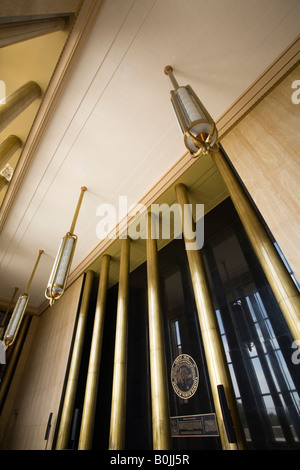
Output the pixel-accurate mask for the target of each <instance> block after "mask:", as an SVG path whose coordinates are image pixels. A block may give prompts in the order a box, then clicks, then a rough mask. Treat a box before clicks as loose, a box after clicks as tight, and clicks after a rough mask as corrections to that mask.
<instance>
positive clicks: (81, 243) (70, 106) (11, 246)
mask: <svg viewBox="0 0 300 470" xmlns="http://www.w3.org/2000/svg"><path fill="white" fill-rule="evenodd" d="M299 24H300V1H299V0H284V1H283V0H210V1H209V2H207V1H205V0H106V1H104V2H103V5H102V7H101V9H100V12H99V15H98V17H97V19H96V21H95V24H94V27H93V29H92V31H91V34H90V37H89V39H88V41H87V44H86V46H85V48H84V50H83V51H82V54H81V56H80V59H79V61H78V63H77V65H76V67H75V69H74V71H73V73H72V76H71V78H70V80H69V83H68V86H67V87H66V89H65V91H64V93H63V95H62V97H61V99H60V101H59V104H58V106H57V108H56V110H55V113H54V115H53V117H52V119H51V122H50V124H49V125H48V128H47V130H46V132H45V134H44V137H43V139H42V141H41V142H40V145H39V147H38V149H37V152H36V154H35V156H34V159H33V161H32V163H31V166H30V170H29V172H28V173H27V175H26V177H25V178H24V180H23V183H22V187H21V189H20V190H19V193H18V195H17V198H16V199H15V201H14V204H13V206H12V208H11V210H10V213H9V216H8V218H7V220H6V222H5V225H4V227H3V229H2V232H1V233H0V281H1V282H0V298H5V299H9V298H10V297H11V295H12V294H13V291H14V288H15V286H18V287H19V288H20V291H22V290H24V289H25V287H26V285H27V282H28V279H29V276H30V274H31V271H32V268H33V265H34V263H35V260H36V258H37V255H38V250H39V249H43V250H44V251H45V253H44V254H43V256H42V258H41V261H40V264H39V267H38V270H37V273H36V276H35V278H34V281H33V283H32V285H31V288H30V302H31V305H33V306H36V307H38V306H40V305H41V304H42V303H43V302H44V300H45V297H44V291H45V287H46V284H47V281H48V278H49V274H50V271H51V267H52V264H53V261H54V258H55V255H56V251H57V248H58V245H59V241H60V238H61V237H62V236H63V235H64V234H65V233H66V232H67V231H68V230H69V228H70V224H71V221H72V218H73V214H74V210H75V207H76V204H77V200H78V197H79V194H80V188H81V186H83V185H85V186H87V188H88V190H87V192H86V193H85V195H84V199H83V203H82V207H81V211H80V214H79V218H78V222H77V224H76V229H75V233H76V234H77V235H78V237H79V239H78V244H77V248H76V252H75V257H74V260H73V265H72V267H73V268H75V267H76V266H77V265H78V264H79V263H80V262H81V260H82V259H83V258H84V257H86V256H87V255H88V254H89V253H90V252H91V251H92V250H93V249H94V248H95V246H96V245H98V244H99V242H100V240H99V239H98V238H97V233H96V227H97V223H98V222H99V220H100V219H99V217H97V215H96V211H97V207H98V206H99V205H100V204H102V203H111V204H113V205H114V206H115V207H117V206H118V201H119V196H127V198H128V203H129V205H131V204H133V203H137V202H139V201H140V200H141V199H142V197H143V196H144V195H145V194H146V193H147V192H148V191H149V190H150V189H151V188H152V187H153V186H154V185H155V184H156V183H157V181H158V180H159V179H160V178H161V176H162V175H163V174H165V173H167V172H168V171H169V169H170V168H171V167H172V166H173V165H174V164H175V163H176V162H177V161H178V160H179V159H180V158H181V157H182V155H183V154H185V153H186V150H185V147H184V145H183V142H182V138H181V135H180V133H179V130H178V125H177V123H176V121H175V118H174V115H173V111H172V109H171V104H170V95H169V90H170V88H171V84H170V81H169V79H168V77H167V76H166V75H165V74H164V73H163V69H164V67H165V65H168V64H171V65H172V66H173V68H174V72H175V76H176V78H177V81H178V82H179V83H180V84H182V85H186V84H188V83H189V84H190V85H191V86H192V87H193V89H194V90H195V91H196V93H197V94H198V95H199V97H201V99H202V101H203V103H204V105H205V106H206V107H207V108H208V110H209V112H210V114H211V115H212V117H213V118H214V119H215V120H217V119H218V118H219V117H220V116H221V115H222V114H223V113H225V111H226V110H227V109H228V108H229V107H230V106H231V105H232V103H233V102H234V101H235V100H236V99H238V98H239V96H240V95H241V94H242V93H243V92H244V91H245V90H246V89H247V88H249V87H250V86H251V84H252V83H253V82H254V81H255V80H256V79H257V77H258V76H260V75H261V74H262V73H263V72H264V71H265V70H266V69H267V67H268V66H269V65H270V64H271V63H273V62H274V61H275V60H276V59H277V57H278V56H279V55H280V54H281V53H282V51H283V50H285V49H286V48H287V47H288V46H289V45H290V44H291V42H292V41H293V40H294V39H295V38H296V37H297V36H298V34H299ZM0 79H1V77H0ZM20 291H19V293H20Z"/></svg>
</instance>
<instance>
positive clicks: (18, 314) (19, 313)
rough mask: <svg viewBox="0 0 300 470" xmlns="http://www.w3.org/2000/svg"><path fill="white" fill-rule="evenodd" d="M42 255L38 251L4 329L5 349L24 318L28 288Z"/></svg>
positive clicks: (10, 343)
mask: <svg viewBox="0 0 300 470" xmlns="http://www.w3.org/2000/svg"><path fill="white" fill-rule="evenodd" d="M43 253H44V251H43V250H39V255H38V258H37V260H36V263H35V265H34V268H33V271H32V274H31V276H30V279H29V282H28V285H27V287H26V290H25V292H24V293H23V294H21V295H20V297H19V298H18V300H17V303H16V305H15V308H14V311H13V313H12V316H11V319H10V321H9V323H8V326H7V328H6V331H5V333H4V337H3V342H4V345H5V348H8V347H9V346H11V345H12V344H13V342H14V341H15V339H16V337H17V334H18V331H19V328H20V326H21V323H22V320H23V316H24V313H25V310H26V307H27V304H28V301H29V295H28V291H29V287H30V284H31V282H32V279H33V276H34V273H35V271H36V268H37V265H38V263H39V261H40V257H41V256H42V254H43Z"/></svg>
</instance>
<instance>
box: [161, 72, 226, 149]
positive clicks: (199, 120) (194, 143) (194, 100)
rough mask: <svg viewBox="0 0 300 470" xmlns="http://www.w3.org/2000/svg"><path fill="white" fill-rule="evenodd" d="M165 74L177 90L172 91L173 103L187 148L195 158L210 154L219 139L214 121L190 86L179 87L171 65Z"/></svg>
mask: <svg viewBox="0 0 300 470" xmlns="http://www.w3.org/2000/svg"><path fill="white" fill-rule="evenodd" d="M164 72H165V74H166V75H168V77H169V78H170V80H171V82H172V84H173V86H174V88H175V90H171V102H172V105H173V108H174V111H175V114H176V117H177V120H178V123H179V126H180V129H181V131H182V133H183V135H184V144H185V146H186V148H187V149H188V151H189V152H190V154H191V155H192V156H193V157H199V156H201V155H205V154H206V153H209V152H210V150H211V149H212V147H214V146H215V145H216V143H217V139H218V131H217V128H216V125H215V122H214V120H213V119H212V117H211V116H210V114H209V113H208V111H207V109H205V107H204V106H203V104H202V103H201V101H200V100H199V98H198V97H197V95H196V94H195V93H194V91H193V89H192V88H191V87H190V85H187V86H179V85H178V83H177V81H176V79H175V77H174V75H173V68H172V67H171V66H170V65H167V66H166V67H165V69H164Z"/></svg>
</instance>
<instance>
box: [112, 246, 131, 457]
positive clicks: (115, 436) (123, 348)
mask: <svg viewBox="0 0 300 470" xmlns="http://www.w3.org/2000/svg"><path fill="white" fill-rule="evenodd" d="M129 266H130V239H129V238H124V239H122V240H121V259H120V277H119V293H118V308H117V324H116V339H115V357H114V373H113V390H112V402H111V420H110V435H109V449H110V450H122V449H124V444H125V417H126V377H127V327H128V325H127V324H128V287H129Z"/></svg>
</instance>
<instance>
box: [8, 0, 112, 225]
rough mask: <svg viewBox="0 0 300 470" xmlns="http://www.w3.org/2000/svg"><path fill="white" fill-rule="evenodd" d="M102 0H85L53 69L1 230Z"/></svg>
mask: <svg viewBox="0 0 300 470" xmlns="http://www.w3.org/2000/svg"><path fill="white" fill-rule="evenodd" d="M102 3H103V0H85V1H84V2H83V4H82V6H81V9H80V11H79V13H78V16H77V19H76V21H75V24H74V26H73V29H72V31H71V33H70V36H69V38H68V40H67V43H66V45H65V48H64V50H63V52H62V55H61V58H60V60H59V62H58V64H57V67H56V69H55V71H54V74H53V77H52V79H51V81H50V84H49V86H48V89H47V91H46V93H45V96H44V98H43V100H42V103H41V105H40V108H39V111H38V113H37V116H36V118H35V121H34V123H33V125H32V128H31V130H30V133H29V136H28V138H27V140H26V143H25V145H24V149H23V151H22V154H21V156H20V159H19V162H18V165H17V168H16V169H15V172H14V177H13V179H12V181H11V183H10V185H9V188H8V190H7V193H6V195H5V199H4V201H3V203H2V206H1V209H0V231H1V230H2V228H3V226H4V224H5V221H6V218H7V216H8V214H9V211H10V210H11V207H12V205H13V203H14V201H15V199H16V196H17V194H18V191H19V189H20V186H21V184H22V181H23V179H24V177H25V175H26V173H27V171H28V169H29V167H30V164H31V162H32V160H33V158H34V155H35V152H36V150H37V147H38V145H39V143H40V141H41V139H42V137H43V135H44V133H45V131H46V128H47V126H48V124H49V122H50V120H51V117H52V115H53V113H54V111H55V108H56V106H57V104H58V102H59V99H60V97H61V95H62V93H63V91H64V89H65V87H66V86H67V83H68V81H69V78H70V76H71V73H72V71H73V69H74V67H75V65H76V63H77V61H78V59H79V57H80V54H81V51H82V49H83V47H84V46H85V44H86V41H87V39H88V37H89V34H90V32H91V29H92V27H93V25H94V22H95V19H96V18H97V15H98V13H99V10H100V8H101V5H102Z"/></svg>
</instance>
